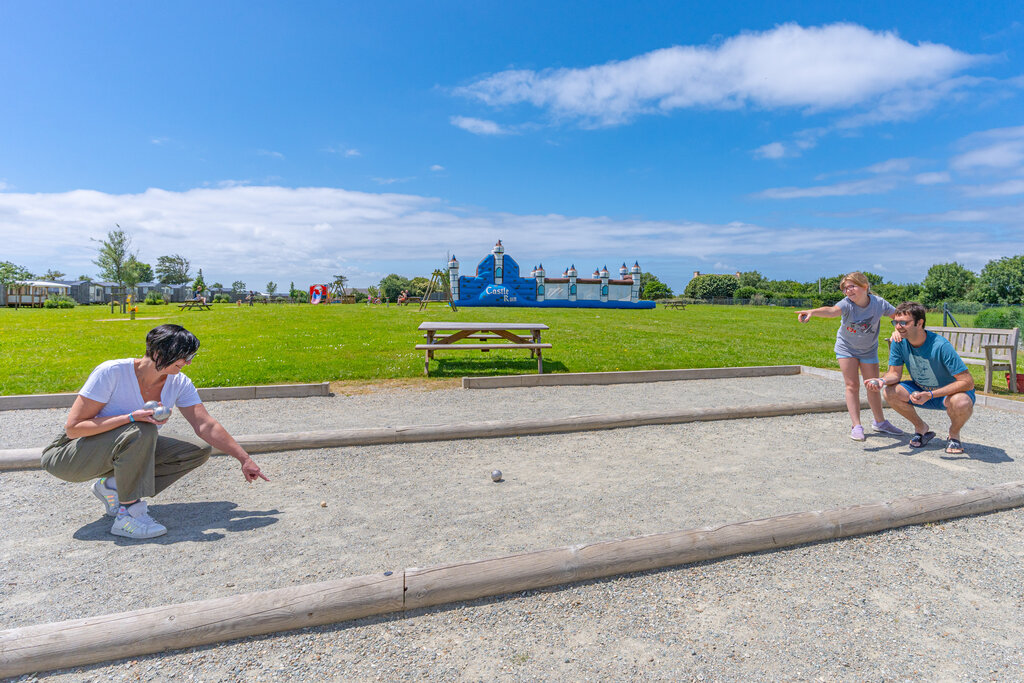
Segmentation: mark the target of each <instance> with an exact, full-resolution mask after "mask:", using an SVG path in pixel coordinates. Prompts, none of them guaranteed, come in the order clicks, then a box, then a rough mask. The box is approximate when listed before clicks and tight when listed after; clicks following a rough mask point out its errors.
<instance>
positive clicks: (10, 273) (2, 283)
mask: <svg viewBox="0 0 1024 683" xmlns="http://www.w3.org/2000/svg"><path fill="white" fill-rule="evenodd" d="M31 279H32V273H30V272H29V271H28V269H27V268H22V267H21V266H18V265H15V264H13V263H11V262H10V261H0V288H2V289H3V290H4V291H6V290H7V288H8V287H10V286H11V285H13V284H14V283H15V282H20V281H22V280H31Z"/></svg>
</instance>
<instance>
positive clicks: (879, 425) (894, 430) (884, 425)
mask: <svg viewBox="0 0 1024 683" xmlns="http://www.w3.org/2000/svg"><path fill="white" fill-rule="evenodd" d="M871 426H872V427H874V428H875V431H876V432H882V433H883V434H892V435H894V436H899V435H901V434H903V430H902V429H900V428H899V427H897V426H896V425H894V424H893V423H892V422H889V421H888V420H882V421H881V422H872V423H871Z"/></svg>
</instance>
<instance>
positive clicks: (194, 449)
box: [41, 422, 212, 500]
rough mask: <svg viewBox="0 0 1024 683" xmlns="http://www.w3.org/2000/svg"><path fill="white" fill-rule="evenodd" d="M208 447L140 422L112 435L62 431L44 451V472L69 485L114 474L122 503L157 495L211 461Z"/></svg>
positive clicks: (124, 427)
mask: <svg viewBox="0 0 1024 683" xmlns="http://www.w3.org/2000/svg"><path fill="white" fill-rule="evenodd" d="M211 450H212V449H211V448H210V446H209V445H208V444H205V443H195V442H192V441H186V440H182V439H175V438H173V437H170V436H160V434H159V433H158V431H157V428H156V425H154V424H150V423H149V422H135V423H129V424H126V425H124V426H123V427H117V428H115V429H111V430H110V431H109V432H103V433H102V434H94V435H93V436H83V437H80V438H77V439H69V438H68V436H67V435H66V434H64V433H63V432H61V434H60V436H58V437H57V438H56V439H54V441H53V443H51V444H50V445H49V446H47V447H46V448H45V449H44V450H43V458H42V462H41V464H42V467H43V469H44V470H46V471H47V472H49V473H50V474H52V475H53V476H55V477H57V478H58V479H63V480H64V481H88V480H90V479H98V478H99V477H110V476H113V477H114V480H115V481H116V482H117V495H118V498H120V499H121V500H136V499H138V498H144V497H148V496H155V495H156V494H158V493H160V492H161V491H163V490H164V489H166V488H167V487H168V486H170V485H171V484H173V483H174V482H176V481H177V480H178V479H181V478H182V477H183V476H185V475H186V474H188V473H189V472H191V471H192V470H194V469H195V468H197V467H199V466H200V465H202V464H203V463H204V462H206V461H207V460H208V459H209V457H210V451H211Z"/></svg>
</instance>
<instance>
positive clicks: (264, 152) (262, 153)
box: [256, 149, 284, 159]
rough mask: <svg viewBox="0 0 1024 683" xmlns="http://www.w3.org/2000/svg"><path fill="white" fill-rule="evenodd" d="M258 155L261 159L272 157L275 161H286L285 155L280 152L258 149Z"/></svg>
mask: <svg viewBox="0 0 1024 683" xmlns="http://www.w3.org/2000/svg"><path fill="white" fill-rule="evenodd" d="M256 154H258V155H260V156H261V157H271V158H273V159H284V155H283V154H281V153H280V152H275V151H273V150H270V149H258V150H256Z"/></svg>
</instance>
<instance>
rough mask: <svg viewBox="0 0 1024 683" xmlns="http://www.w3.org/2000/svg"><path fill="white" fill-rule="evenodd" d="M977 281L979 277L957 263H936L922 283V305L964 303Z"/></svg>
mask: <svg viewBox="0 0 1024 683" xmlns="http://www.w3.org/2000/svg"><path fill="white" fill-rule="evenodd" d="M977 281H978V276H977V275H975V274H974V273H973V272H972V271H970V270H968V269H967V268H965V267H963V266H962V265H960V264H959V263H956V262H955V261H954V262H953V263H936V264H935V265H934V266H932V267H931V268H929V269H928V274H927V275H926V276H925V278H924V282H923V283H921V284H922V292H921V299H922V301H921V303H923V304H924V305H925V306H935V305H937V304H940V303H942V302H943V301H963V300H965V299H967V297H968V295H969V293H970V291H971V290H972V289H973V288H974V285H975V283H976V282H977ZM890 303H892V302H890Z"/></svg>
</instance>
